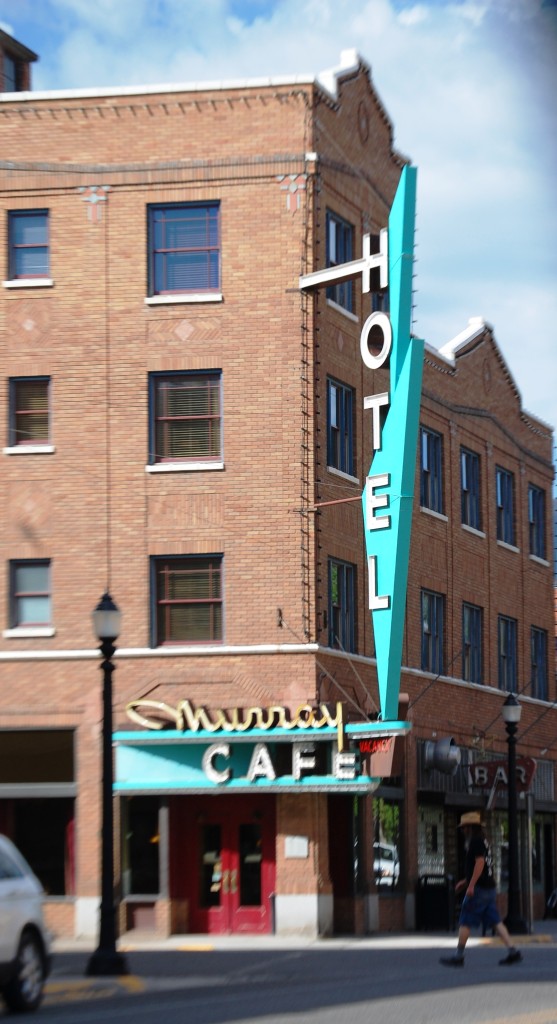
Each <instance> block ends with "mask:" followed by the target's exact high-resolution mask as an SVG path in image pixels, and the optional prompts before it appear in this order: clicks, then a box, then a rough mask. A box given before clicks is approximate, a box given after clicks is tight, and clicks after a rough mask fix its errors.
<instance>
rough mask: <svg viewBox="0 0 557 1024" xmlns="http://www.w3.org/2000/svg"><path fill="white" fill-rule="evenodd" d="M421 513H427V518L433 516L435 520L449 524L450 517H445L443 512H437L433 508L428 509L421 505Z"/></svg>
mask: <svg viewBox="0 0 557 1024" xmlns="http://www.w3.org/2000/svg"><path fill="white" fill-rule="evenodd" d="M420 512H425V514H426V516H433V518H434V519H440V520H441V522H442V523H448V521H449V517H448V516H445V515H443V513H442V512H436V511H435V509H433V508H426V506H425V505H420Z"/></svg>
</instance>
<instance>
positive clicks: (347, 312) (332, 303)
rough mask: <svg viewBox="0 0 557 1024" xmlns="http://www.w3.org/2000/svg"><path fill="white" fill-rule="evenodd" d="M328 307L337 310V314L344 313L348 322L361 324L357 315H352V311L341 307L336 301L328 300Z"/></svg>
mask: <svg viewBox="0 0 557 1024" xmlns="http://www.w3.org/2000/svg"><path fill="white" fill-rule="evenodd" d="M327 305H328V306H330V307H331V309H336V311H337V313H342V315H343V316H345V317H346V319H347V320H351V321H352V323H354V324H359V322H360V321H359V318H358V317H357V316H356V314H355V313H351V312H350V310H349V309H345V308H344V306H339V304H338V302H335V301H334V299H327Z"/></svg>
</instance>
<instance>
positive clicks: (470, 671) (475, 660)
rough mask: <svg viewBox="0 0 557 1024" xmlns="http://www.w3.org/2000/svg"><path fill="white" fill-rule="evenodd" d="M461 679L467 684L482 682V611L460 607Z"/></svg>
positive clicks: (473, 607)
mask: <svg viewBox="0 0 557 1024" xmlns="http://www.w3.org/2000/svg"><path fill="white" fill-rule="evenodd" d="M462 678H463V679H466V680H467V681H468V682H469V683H481V682H482V681H483V680H482V609H481V608H478V607H477V605H474V604H466V603H465V604H463V605H462Z"/></svg>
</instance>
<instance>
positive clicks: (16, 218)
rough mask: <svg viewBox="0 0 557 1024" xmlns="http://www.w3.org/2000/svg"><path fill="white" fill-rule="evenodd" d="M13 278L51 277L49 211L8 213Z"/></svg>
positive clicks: (10, 269) (16, 211)
mask: <svg viewBox="0 0 557 1024" xmlns="http://www.w3.org/2000/svg"><path fill="white" fill-rule="evenodd" d="M8 246H9V271H8V274H9V278H10V279H11V280H16V279H18V278H33V277H48V273H49V267H48V210H10V212H9V213H8Z"/></svg>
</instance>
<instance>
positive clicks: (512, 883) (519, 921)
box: [502, 693, 528, 935]
mask: <svg viewBox="0 0 557 1024" xmlns="http://www.w3.org/2000/svg"><path fill="white" fill-rule="evenodd" d="M502 715H503V721H504V722H505V728H506V730H507V743H508V747H509V757H508V776H509V779H508V797H509V803H508V816H509V894H508V901H507V916H506V918H505V924H506V926H507V928H508V930H509V932H510V933H511V935H526V933H527V932H528V928H527V927H526V923H525V921H524V918H523V917H522V915H521V913H520V889H519V885H518V813H517V803H516V730H517V728H518V723H519V722H520V716H521V715H522V708H521V706H520V704H519V702H518V700H517V699H516V697H515V695H514V693H509V696H508V697H507V699H506V701H505V703H504V704H503V710H502Z"/></svg>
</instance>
